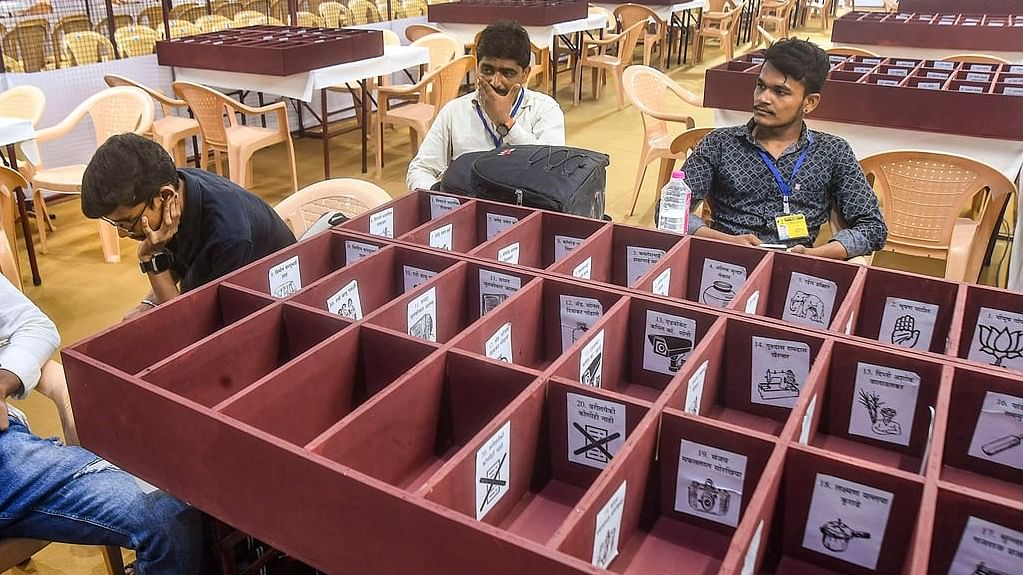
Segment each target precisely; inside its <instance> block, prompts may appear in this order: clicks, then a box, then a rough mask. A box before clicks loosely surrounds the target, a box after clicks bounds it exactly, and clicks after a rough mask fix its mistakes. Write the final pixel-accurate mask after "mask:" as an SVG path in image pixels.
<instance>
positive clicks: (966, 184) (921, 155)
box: [860, 150, 1016, 282]
mask: <svg viewBox="0 0 1023 575" xmlns="http://www.w3.org/2000/svg"><path fill="white" fill-rule="evenodd" d="M860 165H861V166H862V167H863V171H864V173H865V174H866V175H867V179H868V180H869V181H871V183H872V184H873V186H874V190H875V191H876V192H877V195H878V198H879V200H880V202H881V211H882V213H883V214H884V219H885V222H886V223H887V224H888V241H887V243H886V244H885V247H884V250H885V251H891V252H898V253H903V254H907V255H912V256H921V257H927V258H939V259H944V260H945V278H947V279H950V280H953V281H967V282H976V281H977V277H978V276H979V275H980V268H981V266H982V264H983V260H984V253H985V251H986V249H987V243H988V240H989V239H990V238H991V234H992V233H993V232H994V229H995V226H997V225H998V219H999V217H1000V216H1001V213H1002V209H1003V208H1004V207H1005V204H1006V202H1007V201H1008V200H1009V197H1010V196H1011V195H1012V194H1013V193H1014V192H1015V191H1016V186H1015V184H1013V183H1012V182H1011V181H1009V180H1008V178H1006V177H1005V176H1004V175H1002V173H1001V172H999V171H998V170H996V169H994V168H992V167H991V166H989V165H987V164H985V163H983V162H978V161H977V160H973V159H970V158H967V157H964V156H958V155H953V154H942V153H938V152H924V151H914V150H898V151H892V152H883V153H880V154H875V155H872V156H868V157H866V158H863V159H862V160H860ZM978 194H983V200H982V202H981V205H982V210H981V212H980V214H979V218H980V219H979V220H972V219H969V218H961V217H959V214H961V213H962V212H963V209H964V208H965V207H966V206H968V205H970V204H971V203H972V202H973V201H974V197H975V196H977V195H978Z"/></svg>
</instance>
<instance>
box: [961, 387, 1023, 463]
mask: <svg viewBox="0 0 1023 575" xmlns="http://www.w3.org/2000/svg"><path fill="white" fill-rule="evenodd" d="M1021 443H1023V398H1021V397H1016V396H1013V395H1007V394H1005V393H998V392H995V391H989V392H987V393H986V394H985V395H984V403H983V405H981V408H980V416H979V417H978V418H977V427H976V428H975V429H974V430H973V438H972V440H971V441H970V450H969V451H968V452H967V453H969V454H970V455H972V456H973V457H977V458H979V459H983V460H986V461H993V462H995V463H1000V464H1002V465H1007V466H1009V467H1012V468H1014V469H1023V445H1021Z"/></svg>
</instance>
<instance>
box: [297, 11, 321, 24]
mask: <svg viewBox="0 0 1023 575" xmlns="http://www.w3.org/2000/svg"><path fill="white" fill-rule="evenodd" d="M295 20H296V21H297V22H298V24H297V26H302V27H305V28H323V26H324V21H323V18H321V17H320V16H317V15H316V14H313V13H312V12H296V13H295Z"/></svg>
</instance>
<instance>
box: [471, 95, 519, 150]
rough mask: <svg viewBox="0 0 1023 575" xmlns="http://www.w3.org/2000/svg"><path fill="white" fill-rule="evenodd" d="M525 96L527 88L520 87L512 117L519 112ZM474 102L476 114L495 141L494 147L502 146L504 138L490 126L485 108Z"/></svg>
mask: <svg viewBox="0 0 1023 575" xmlns="http://www.w3.org/2000/svg"><path fill="white" fill-rule="evenodd" d="M525 96H526V89H525V88H520V89H519V96H518V97H517V98H515V105H514V106H512V109H511V117H512V118H514V117H515V116H516V115H517V114H518V113H519V106H521V105H522V100H523V99H524V98H525ZM473 104H476V114H477V115H478V116H479V117H480V122H483V128H484V129H485V130H486V131H487V134H489V135H490V139H491V140H493V141H494V147H495V148H500V147H501V144H503V143H504V138H503V137H502V136H498V135H497V134H495V133H494V130H493V128H491V127H490V122H488V121H487V117H486V116H484V115H483V110H482V109H480V105H479V102H476V101H473Z"/></svg>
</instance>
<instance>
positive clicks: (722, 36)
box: [693, 0, 745, 63]
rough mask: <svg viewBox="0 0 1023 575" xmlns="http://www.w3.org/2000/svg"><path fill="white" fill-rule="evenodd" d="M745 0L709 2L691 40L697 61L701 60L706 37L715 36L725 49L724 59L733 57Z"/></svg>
mask: <svg viewBox="0 0 1023 575" xmlns="http://www.w3.org/2000/svg"><path fill="white" fill-rule="evenodd" d="M744 4H745V1H742V2H739V3H738V4H736V3H734V2H732V0H724V2H719V1H714V0H712V1H711V2H710V10H708V11H706V12H704V13H703V14H702V15H701V16H700V29H699V30H697V31H696V38H695V39H694V40H693V43H694V47H695V48H696V55H695V56H694V58H695V60H696V62H697V63H699V62H702V61H703V48H704V44H706V42H707V39H709V38H716V39H717V40H718V42H719V43H720V44H721V47H722V48H724V50H725V60H731V59H732V58H734V57H735V35H736V33H737V31H738V28H739V22H740V21H741V20H742V8H743V5H744Z"/></svg>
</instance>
